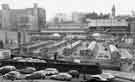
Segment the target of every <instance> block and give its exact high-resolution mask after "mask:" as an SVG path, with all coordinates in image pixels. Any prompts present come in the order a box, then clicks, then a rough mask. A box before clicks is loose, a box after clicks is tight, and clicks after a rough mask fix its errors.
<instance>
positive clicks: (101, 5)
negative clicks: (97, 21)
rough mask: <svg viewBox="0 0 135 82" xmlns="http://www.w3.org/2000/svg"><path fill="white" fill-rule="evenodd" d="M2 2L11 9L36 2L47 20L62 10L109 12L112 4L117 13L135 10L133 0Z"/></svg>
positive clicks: (129, 12) (24, 6)
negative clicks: (44, 12)
mask: <svg viewBox="0 0 135 82" xmlns="http://www.w3.org/2000/svg"><path fill="white" fill-rule="evenodd" d="M4 3H6V4H9V5H10V8H11V9H12V8H13V9H20V8H28V7H33V3H38V6H39V7H41V8H44V9H46V14H47V20H49V19H51V18H52V17H53V16H54V15H55V14H56V13H63V12H64V13H68V14H69V13H71V12H73V11H76V12H93V11H95V12H97V13H100V12H102V13H111V8H112V5H113V4H115V6H116V14H117V15H119V14H131V11H132V10H134V11H135V0H0V5H1V4H4ZM0 8H1V7H0Z"/></svg>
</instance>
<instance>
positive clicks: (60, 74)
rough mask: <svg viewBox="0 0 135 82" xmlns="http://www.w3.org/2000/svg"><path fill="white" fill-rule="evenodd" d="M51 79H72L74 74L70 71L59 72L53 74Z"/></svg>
mask: <svg viewBox="0 0 135 82" xmlns="http://www.w3.org/2000/svg"><path fill="white" fill-rule="evenodd" d="M50 79H54V80H62V81H70V80H71V79H72V76H71V75H70V74H68V73H59V74H57V75H52V76H51V77H50Z"/></svg>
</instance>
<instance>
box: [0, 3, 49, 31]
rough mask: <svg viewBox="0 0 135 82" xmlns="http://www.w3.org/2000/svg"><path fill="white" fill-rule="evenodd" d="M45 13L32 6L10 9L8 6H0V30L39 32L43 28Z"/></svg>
mask: <svg viewBox="0 0 135 82" xmlns="http://www.w3.org/2000/svg"><path fill="white" fill-rule="evenodd" d="M45 23H46V11H45V10H44V9H43V8H39V7H38V5H37V4H34V6H33V8H26V9H10V7H9V5H8V4H2V10H1V11H0V28H1V29H6V30H22V29H23V30H31V31H39V30H40V29H41V28H43V27H44V26H45Z"/></svg>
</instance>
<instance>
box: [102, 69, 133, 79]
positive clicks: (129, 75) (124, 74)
mask: <svg viewBox="0 0 135 82" xmlns="http://www.w3.org/2000/svg"><path fill="white" fill-rule="evenodd" d="M103 72H105V73H111V74H112V75H114V76H115V77H116V78H118V79H123V80H128V81H135V73H128V72H120V71H112V70H103Z"/></svg>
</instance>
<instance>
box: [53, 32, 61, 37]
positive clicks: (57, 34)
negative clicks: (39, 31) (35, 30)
mask: <svg viewBox="0 0 135 82" xmlns="http://www.w3.org/2000/svg"><path fill="white" fill-rule="evenodd" d="M52 36H56V37H60V36H61V35H60V34H59V33H54V34H52Z"/></svg>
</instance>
